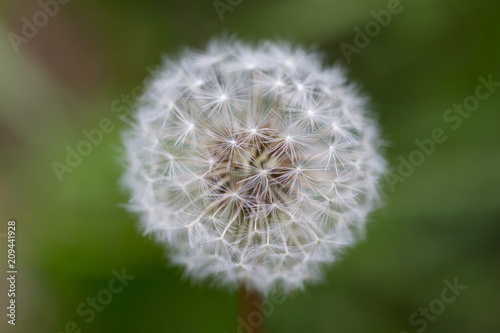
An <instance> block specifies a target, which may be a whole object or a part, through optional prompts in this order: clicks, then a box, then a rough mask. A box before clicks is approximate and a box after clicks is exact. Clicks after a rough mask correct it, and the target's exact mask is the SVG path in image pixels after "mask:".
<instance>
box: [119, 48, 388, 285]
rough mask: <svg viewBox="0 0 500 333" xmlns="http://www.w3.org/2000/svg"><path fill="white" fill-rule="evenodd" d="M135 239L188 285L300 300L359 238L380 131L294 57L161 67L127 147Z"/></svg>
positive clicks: (348, 92) (193, 58) (352, 94)
mask: <svg viewBox="0 0 500 333" xmlns="http://www.w3.org/2000/svg"><path fill="white" fill-rule="evenodd" d="M124 142H125V147H126V151H127V165H126V172H125V175H124V177H123V183H124V185H125V186H126V188H127V189H128V190H129V191H130V193H131V200H130V205H129V207H130V210H132V211H134V212H137V213H138V214H139V216H140V218H141V222H142V223H141V225H142V227H143V230H144V232H145V234H150V235H153V236H154V237H155V238H156V239H157V240H158V241H159V242H160V243H161V244H164V245H165V246H166V247H167V248H168V250H169V255H170V257H171V259H172V261H173V262H174V263H176V264H178V265H181V266H183V267H184V268H185V269H186V272H187V273H188V274H189V275H191V276H192V277H194V278H197V279H206V278H208V279H212V281H215V282H217V283H219V284H222V285H229V286H246V287H247V288H252V289H255V290H258V291H259V292H261V293H262V294H266V293H268V292H270V290H271V289H272V288H274V287H275V286H280V287H281V288H283V289H285V290H291V289H297V288H301V287H303V285H304V282H306V281H314V280H317V279H318V278H320V274H321V271H322V269H323V266H324V264H326V263H332V262H334V261H336V260H338V258H339V255H340V254H341V251H342V250H343V249H345V248H346V247H348V246H350V245H352V244H354V243H355V242H356V239H357V238H358V237H357V236H359V234H360V232H362V231H363V230H364V227H365V222H366V220H367V214H368V213H369V212H370V211H371V210H372V209H373V206H374V204H375V203H376V202H377V199H378V196H377V187H378V186H377V184H378V181H379V179H380V176H381V175H382V174H383V172H384V171H385V161H384V159H383V158H382V157H381V155H380V154H379V152H378V151H379V147H380V139H379V132H378V128H377V123H376V121H375V120H374V119H373V117H372V116H371V115H370V113H369V112H368V111H367V108H366V100H365V98H363V97H360V96H359V94H358V93H357V91H356V89H355V88H354V87H353V86H352V85H349V84H347V82H346V78H345V76H344V73H343V72H342V70H340V69H339V68H330V69H325V68H323V66H322V63H321V58H320V57H319V56H318V55H317V54H315V53H308V52H306V51H305V50H304V49H302V48H300V47H292V46H290V45H288V44H285V43H278V44H277V43H272V42H264V43H261V44H259V45H258V46H251V45H247V44H244V43H241V42H238V41H235V40H231V41H221V40H217V41H214V42H212V43H210V44H209V45H208V48H207V50H206V51H205V52H196V51H192V50H186V51H184V53H183V54H182V55H181V56H180V57H179V59H177V60H166V61H165V64H164V66H163V68H162V69H161V70H160V71H159V72H158V75H156V76H155V78H154V79H153V80H151V82H149V84H148V86H147V89H146V91H145V93H144V95H143V97H142V99H141V100H140V102H139V106H138V109H137V111H136V113H135V121H134V124H133V126H132V128H131V129H129V130H128V131H127V132H126V133H125V135H124Z"/></svg>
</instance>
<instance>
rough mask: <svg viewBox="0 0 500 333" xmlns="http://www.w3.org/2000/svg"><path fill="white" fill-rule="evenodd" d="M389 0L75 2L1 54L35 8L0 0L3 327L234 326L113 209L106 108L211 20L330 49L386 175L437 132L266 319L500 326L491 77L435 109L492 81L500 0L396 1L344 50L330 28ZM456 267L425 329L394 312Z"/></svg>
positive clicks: (495, 99) (402, 327) (499, 158)
mask: <svg viewBox="0 0 500 333" xmlns="http://www.w3.org/2000/svg"><path fill="white" fill-rule="evenodd" d="M221 2H222V3H224V4H229V2H228V1H227V0H222V1H221ZM237 2H238V1H234V0H233V2H232V3H233V4H234V3H237ZM387 5H388V1H386V0H382V1H380V0H367V1H341V0H331V1H327V0H313V1H304V0H281V1H270V0H265V1H264V0H243V1H241V3H240V4H238V5H236V6H231V5H229V6H231V7H232V9H233V10H232V11H226V12H224V13H223V18H224V20H221V19H220V17H219V15H218V14H217V11H216V9H215V8H214V5H213V1H212V0H203V1H201V0H199V1H194V0H173V1H154V0H144V1H132V0H120V1H117V0H116V1H115V0H101V1H76V0H73V1H69V2H68V3H66V4H64V5H63V4H61V5H60V6H59V11H58V13H57V14H56V15H54V17H50V18H49V19H48V22H47V24H46V25H44V26H43V27H40V28H39V29H38V32H37V33H36V34H35V35H34V36H33V37H32V38H29V39H28V42H27V43H24V44H20V45H19V46H18V48H19V49H18V52H15V50H14V48H13V46H12V43H11V42H10V40H9V37H8V36H9V33H15V34H17V35H20V36H21V35H22V28H23V24H24V22H23V17H26V18H27V19H28V20H29V21H31V22H33V15H35V14H36V13H37V12H39V11H40V10H41V7H40V5H39V4H38V3H37V1H35V0H33V1H27V0H7V1H5V0H3V1H1V3H0V36H1V37H0V161H1V162H0V172H1V178H0V205H1V206H0V221H1V224H0V225H1V227H0V248H1V253H2V256H1V258H0V267H1V269H2V273H0V276H4V275H6V273H4V272H5V271H6V260H7V258H6V257H7V255H6V253H7V246H6V244H7V243H6V239H5V238H4V237H5V233H6V232H7V221H8V220H9V219H15V220H16V221H17V247H16V249H17V260H18V262H17V264H18V271H19V274H18V283H17V289H18V293H17V325H16V326H15V327H12V326H11V325H7V323H6V321H7V318H6V316H5V311H6V310H5V307H6V305H7V295H6V293H7V291H6V290H7V284H6V280H5V278H2V279H0V305H1V309H2V310H1V312H2V315H1V316H0V318H1V321H0V331H1V332H37V333H38V332H47V333H48V332H52V333H55V332H57V333H59V332H72V331H73V330H74V331H75V332H78V330H77V329H73V328H72V327H71V325H72V324H70V325H69V329H67V327H66V325H67V323H68V322H71V321H73V322H75V323H76V325H78V329H81V332H96V333H97V332H141V333H147V332H219V333H223V332H236V327H237V324H238V322H237V316H238V312H237V301H236V298H235V296H234V295H233V294H231V293H229V292H227V291H224V290H218V289H211V288H210V287H209V286H206V285H201V286H200V285H192V283H191V282H190V281H189V280H186V279H183V278H182V272H181V271H180V270H179V269H177V268H173V267H171V266H170V265H169V262H168V259H167V258H166V257H165V256H164V253H163V251H162V250H161V248H160V247H159V246H157V245H155V244H154V243H153V242H152V241H151V240H149V239H147V238H144V237H142V236H141V235H140V234H139V232H137V229H136V219H135V218H134V216H132V215H129V214H128V213H127V212H126V211H125V210H124V209H123V208H122V206H121V205H122V204H123V203H125V202H126V201H127V196H126V195H125V194H124V193H123V192H122V191H121V190H120V188H119V186H118V179H119V177H120V175H121V173H122V168H121V166H120V163H119V160H120V156H121V147H120V146H121V144H120V132H121V131H122V129H123V128H125V127H126V126H127V125H126V124H125V123H123V122H122V121H121V120H120V119H119V116H118V114H116V113H114V112H113V103H119V104H115V106H116V105H120V106H124V105H127V104H126V103H125V102H124V100H122V98H127V97H126V96H125V95H130V94H131V93H132V92H137V91H138V90H139V89H140V87H141V86H142V84H143V82H144V80H145V79H146V78H148V77H149V76H150V74H149V72H148V71H149V69H152V68H155V67H156V66H157V65H158V64H159V63H160V62H161V59H162V56H164V55H175V54H176V53H177V52H178V51H179V50H180V49H181V48H182V47H183V46H193V47H203V46H204V45H205V43H206V42H207V41H208V40H209V39H210V38H211V37H213V36H220V35H221V34H222V33H224V32H226V33H236V34H237V36H239V37H241V38H243V39H246V40H248V41H257V40H260V39H264V38H276V37H281V38H286V39H291V40H293V41H295V42H298V43H302V44H305V45H314V46H316V47H317V48H318V49H319V50H321V51H323V52H324V55H325V61H326V62H327V63H328V64H333V63H336V62H337V63H340V64H343V65H344V66H345V67H346V68H347V69H348V71H349V76H350V78H351V79H352V80H353V81H354V82H357V83H359V84H360V86H361V87H362V89H363V90H364V91H365V92H366V93H367V94H369V95H370V96H371V97H372V104H373V108H374V110H375V111H376V112H377V113H378V114H379V115H380V123H381V127H382V128H383V131H384V136H385V139H386V140H387V141H388V147H387V157H388V160H389V162H390V164H391V166H392V168H393V172H395V173H397V168H398V164H399V159H398V158H399V156H403V157H404V158H408V156H409V154H410V153H411V152H412V151H414V150H415V149H416V148H417V146H416V145H415V143H414V140H415V139H419V140H422V139H425V138H429V137H430V136H431V132H432V130H434V129H435V128H443V130H444V131H445V133H446V135H447V137H448V139H447V140H446V141H445V142H444V143H442V144H439V145H437V147H436V151H435V152H434V153H433V154H431V155H430V156H428V157H426V159H425V161H424V163H423V164H422V165H420V166H418V167H416V168H415V171H414V172H413V173H412V174H411V175H410V176H408V177H407V178H406V179H405V181H404V182H403V183H398V184H396V185H395V189H394V191H392V190H391V189H390V188H388V187H386V188H385V193H386V195H385V202H386V205H385V207H384V208H382V209H380V210H378V211H377V212H375V213H374V214H373V215H372V216H371V218H372V220H373V221H372V222H371V223H370V224H369V227H368V232H367V237H366V239H365V240H364V241H363V242H361V243H360V244H359V245H358V246H356V247H354V248H352V249H349V250H348V251H347V252H346V255H345V257H344V259H343V260H342V261H341V262H339V263H337V264H336V265H335V266H334V267H332V268H331V269H329V270H328V271H327V274H326V276H325V279H324V282H323V283H321V284H318V285H314V286H309V287H308V288H307V289H306V291H305V292H303V293H300V292H299V293H297V294H294V295H290V296H289V297H288V299H287V301H286V302H285V303H283V304H280V305H276V306H275V308H274V310H273V311H272V313H271V314H270V315H269V318H268V320H267V328H268V332H287V333H292V332H371V333H375V332H384V333H387V332H402V331H407V332H417V330H418V329H420V331H421V332H423V331H426V332H473V333H493V332H500V319H499V318H500V317H499V314H500V304H499V303H500V302H499V301H500V265H499V264H500V89H498V88H497V89H498V91H495V92H493V93H492V94H491V96H490V97H489V98H488V99H486V100H484V101H481V103H480V105H479V107H478V109H477V111H475V112H473V113H472V114H471V115H470V116H469V117H468V118H467V119H463V122H462V124H461V126H460V127H459V128H457V129H456V130H453V129H452V128H451V127H450V124H447V123H445V122H444V120H443V114H444V113H445V111H446V110H447V109H448V108H450V107H452V106H453V104H454V103H462V102H463V101H464V99H465V98H466V97H468V96H470V95H473V94H474V91H475V88H476V86H477V85H478V84H479V81H478V76H480V75H481V76H483V77H485V78H487V77H488V75H490V74H491V75H492V77H493V79H494V80H495V81H500V24H498V16H499V14H500V4H499V2H498V1H494V0H483V1H472V0H432V1H431V0H413V1H411V0H401V6H402V8H403V10H402V11H401V12H400V13H399V14H397V15H393V16H392V19H391V22H390V24H388V25H387V26H386V27H383V28H381V30H380V32H379V33H378V34H377V35H376V36H375V37H373V38H371V41H370V43H369V45H367V46H366V47H364V48H362V49H361V50H360V52H359V53H356V54H352V56H351V59H350V60H351V61H350V62H348V61H347V60H346V58H345V57H344V56H343V54H342V51H341V49H340V44H341V43H342V42H345V43H349V44H351V45H354V38H355V36H356V32H355V30H354V29H355V27H359V28H361V29H364V27H365V25H366V24H367V23H368V22H370V21H372V20H373V16H372V15H371V14H370V12H371V11H376V12H378V11H380V10H382V9H386V8H387ZM39 19H40V18H39ZM10 36H12V35H10ZM124 103H125V104H124ZM104 118H108V119H110V120H111V122H112V124H113V129H114V130H112V131H111V133H106V134H104V138H103V140H102V142H101V143H100V144H99V145H96V146H94V147H93V149H92V152H91V153H90V154H89V155H88V156H86V157H83V160H82V161H81V163H80V164H79V165H78V166H77V167H75V168H73V170H72V172H68V173H64V175H63V179H62V181H59V180H58V178H57V176H56V174H55V172H54V170H53V166H52V164H53V162H54V161H58V162H61V163H65V158H66V154H67V151H66V147H67V146H70V147H72V148H73V149H75V147H76V146H77V144H78V143H79V142H81V141H82V140H84V139H85V137H84V135H83V133H82V131H83V130H87V131H90V130H92V129H95V128H98V127H99V123H100V121H101V120H102V119H104ZM122 268H125V270H126V272H127V274H129V275H133V276H135V279H134V280H133V281H131V282H130V283H129V285H128V286H127V287H125V288H124V289H123V291H122V292H121V293H119V294H116V295H114V297H113V299H112V301H111V302H110V303H109V304H108V305H106V306H105V307H104V308H103V310H102V312H97V313H96V316H95V318H94V319H93V320H92V321H91V322H90V323H86V322H85V319H87V318H88V316H85V317H83V316H80V315H78V314H77V312H76V309H77V307H78V306H79V304H80V303H82V302H86V299H87V297H96V295H97V294H98V293H99V292H100V291H101V290H102V289H105V288H107V287H108V283H109V281H110V280H111V278H112V277H113V274H112V270H117V271H121V270H122ZM455 278H457V279H458V282H459V283H460V284H461V285H466V286H467V289H466V290H465V291H463V292H462V294H461V295H460V296H459V297H457V298H456V299H455V301H454V302H452V303H451V304H446V307H445V309H444V311H443V312H442V313H440V314H439V315H437V316H435V319H434V321H432V322H431V321H428V325H427V326H426V327H425V329H424V325H423V324H418V325H416V326H415V325H414V326H412V325H411V324H410V322H409V317H410V316H411V315H412V314H413V313H414V312H418V311H419V308H420V307H428V306H429V303H431V302H432V301H433V300H435V299H440V298H441V291H442V290H443V288H445V287H446V286H445V284H444V282H443V281H444V280H446V279H447V280H449V281H450V282H453V280H454V279H455ZM434 303H436V302H434ZM418 318H421V317H420V316H419V317H418Z"/></svg>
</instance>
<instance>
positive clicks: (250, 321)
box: [237, 287, 265, 333]
mask: <svg viewBox="0 0 500 333" xmlns="http://www.w3.org/2000/svg"><path fill="white" fill-rule="evenodd" d="M238 294H239V295H238V296H239V301H240V318H238V329H239V331H237V332H248V333H264V324H265V322H264V321H265V316H264V314H263V313H262V311H261V310H260V309H261V308H260V305H261V302H262V300H261V297H260V294H259V293H257V292H256V291H253V290H247V289H245V288H244V287H240V290H239V292H238Z"/></svg>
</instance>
